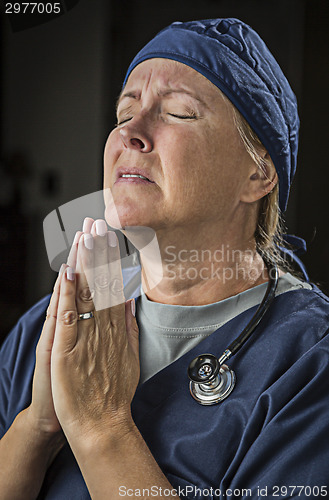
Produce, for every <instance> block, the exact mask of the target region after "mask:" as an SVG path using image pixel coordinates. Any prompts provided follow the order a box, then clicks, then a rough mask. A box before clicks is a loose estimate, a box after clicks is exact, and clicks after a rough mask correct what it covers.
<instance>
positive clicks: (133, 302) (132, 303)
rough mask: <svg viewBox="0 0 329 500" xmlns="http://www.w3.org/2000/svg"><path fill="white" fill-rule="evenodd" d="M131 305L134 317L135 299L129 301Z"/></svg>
mask: <svg viewBox="0 0 329 500" xmlns="http://www.w3.org/2000/svg"><path fill="white" fill-rule="evenodd" d="M130 305H131V313H132V315H133V316H134V317H135V316H136V304H135V299H132V300H131V302H130Z"/></svg>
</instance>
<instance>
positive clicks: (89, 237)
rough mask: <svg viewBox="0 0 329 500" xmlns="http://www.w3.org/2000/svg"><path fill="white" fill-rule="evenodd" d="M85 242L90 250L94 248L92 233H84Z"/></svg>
mask: <svg viewBox="0 0 329 500" xmlns="http://www.w3.org/2000/svg"><path fill="white" fill-rule="evenodd" d="M83 242H84V244H85V247H86V248H87V249H88V250H92V249H93V248H94V238H93V237H92V235H91V234H84V235H83Z"/></svg>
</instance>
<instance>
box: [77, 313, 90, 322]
mask: <svg viewBox="0 0 329 500" xmlns="http://www.w3.org/2000/svg"><path fill="white" fill-rule="evenodd" d="M93 317H94V313H93V312H92V311H90V312H89V313H82V314H79V315H78V321H80V320H81V319H90V318H93Z"/></svg>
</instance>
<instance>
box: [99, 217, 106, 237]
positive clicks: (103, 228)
mask: <svg viewBox="0 0 329 500" xmlns="http://www.w3.org/2000/svg"><path fill="white" fill-rule="evenodd" d="M106 232H107V227H106V222H105V220H103V219H97V221H96V234H97V235H98V236H104V235H105V234H106Z"/></svg>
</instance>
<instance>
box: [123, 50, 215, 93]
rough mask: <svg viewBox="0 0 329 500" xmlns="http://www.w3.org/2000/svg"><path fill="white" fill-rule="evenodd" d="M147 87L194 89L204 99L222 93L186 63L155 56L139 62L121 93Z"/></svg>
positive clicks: (158, 89)
mask: <svg viewBox="0 0 329 500" xmlns="http://www.w3.org/2000/svg"><path fill="white" fill-rule="evenodd" d="M147 89H152V90H156V91H162V90H164V91H165V90H166V89H168V90H170V89H172V90H180V89H182V90H187V91H189V90H190V91H194V92H196V93H198V94H199V95H200V97H201V96H202V98H203V99H210V100H211V99H216V98H218V97H220V96H221V95H222V94H221V92H220V90H219V89H218V88H217V87H216V86H215V85H213V84H212V83H211V82H210V81H209V80H208V79H207V78H206V77H204V76H203V75H201V73H199V72H198V71H196V70H194V69H193V68H191V67H190V66H187V65H186V64H183V63H180V62H178V61H174V60H171V59H161V58H154V59H148V60H146V61H143V62H142V63H140V64H138V65H137V66H136V67H135V68H134V69H133V71H132V72H131V73H130V75H129V78H128V80H127V83H126V86H125V88H124V89H123V91H122V93H121V95H124V93H126V92H130V91H138V92H142V91H145V90H147Z"/></svg>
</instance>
